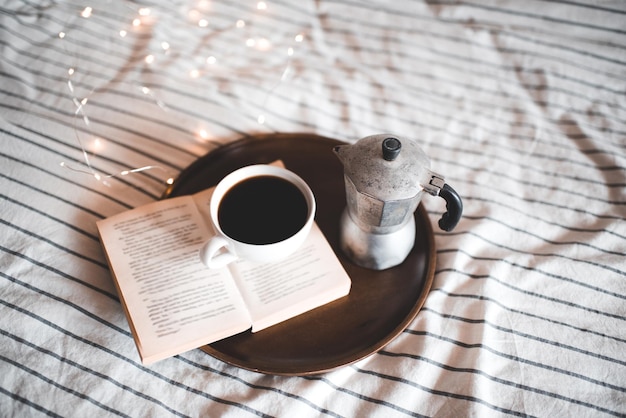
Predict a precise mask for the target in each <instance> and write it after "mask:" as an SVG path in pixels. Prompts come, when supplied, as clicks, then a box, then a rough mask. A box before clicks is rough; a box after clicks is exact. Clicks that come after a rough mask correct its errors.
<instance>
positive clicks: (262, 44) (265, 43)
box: [256, 38, 272, 51]
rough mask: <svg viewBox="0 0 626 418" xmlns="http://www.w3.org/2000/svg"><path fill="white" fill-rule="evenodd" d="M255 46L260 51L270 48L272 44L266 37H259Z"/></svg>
mask: <svg viewBox="0 0 626 418" xmlns="http://www.w3.org/2000/svg"><path fill="white" fill-rule="evenodd" d="M256 46H257V49H259V50H261V51H267V50H268V49H270V48H271V47H272V44H271V43H270V41H269V40H267V39H266V38H261V39H259V40H258V42H257V45H256Z"/></svg>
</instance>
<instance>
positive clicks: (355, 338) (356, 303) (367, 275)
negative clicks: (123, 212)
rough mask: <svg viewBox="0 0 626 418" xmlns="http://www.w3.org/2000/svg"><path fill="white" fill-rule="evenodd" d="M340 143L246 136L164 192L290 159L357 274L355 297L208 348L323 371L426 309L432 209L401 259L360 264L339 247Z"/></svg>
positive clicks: (275, 370) (264, 364)
mask: <svg viewBox="0 0 626 418" xmlns="http://www.w3.org/2000/svg"><path fill="white" fill-rule="evenodd" d="M340 144H342V142H340V141H337V140H334V139H330V138H324V137H320V136H317V135H312V134H268V135H259V136H251V137H246V138H243V139H240V140H238V141H236V142H233V143H231V144H229V145H226V146H223V147H221V148H218V149H217V150H215V151H212V152H210V153H208V154H207V155H205V156H204V157H201V158H200V159H198V160H197V161H195V162H194V163H193V164H191V165H190V166H189V167H188V168H186V169H185V170H183V172H182V173H181V174H180V176H179V177H178V179H177V180H176V181H175V182H174V183H173V184H172V185H171V186H170V187H169V188H168V190H167V191H166V192H165V193H164V195H163V197H164V198H167V197H174V196H182V195H186V194H192V193H196V192H198V191H200V190H203V189H206V188H207V187H211V186H214V185H216V184H217V183H218V182H219V181H220V180H221V179H222V178H223V177H224V176H225V175H227V174H228V173H230V172H231V171H234V170H236V169H237V168H240V167H243V166H246V165H249V164H258V163H270V162H272V161H275V160H282V161H283V162H284V164H285V166H286V167H287V168H288V169H290V170H292V171H294V172H295V173H297V174H298V175H300V176H301V177H302V178H303V179H304V180H305V181H306V182H307V183H308V184H309V186H310V187H311V189H312V190H313V193H314V194H315V199H316V202H317V214H316V217H315V220H316V222H317V224H318V225H319V227H320V229H321V230H322V232H323V233H324V235H325V236H326V238H327V239H328V242H329V243H330V245H331V246H332V248H333V249H334V250H335V253H336V254H337V256H338V258H339V260H340V261H341V263H342V264H343V266H344V268H345V269H346V271H347V272H348V274H349V276H350V278H351V280H352V288H351V290H350V294H349V295H348V296H347V297H344V298H342V299H339V300H337V301H335V302H331V303H330V304H327V305H324V306H322V307H319V308H317V309H314V310H313V311H310V312H307V313H305V314H302V315H300V316H297V317H295V318H292V319H289V320H287V321H285V322H283V323H280V324H278V325H274V326H272V327H270V328H267V329H265V330H263V331H260V332H257V333H251V332H250V331H247V332H244V333H241V334H238V335H235V336H232V337H229V338H226V339H224V340H221V341H218V342H216V343H213V344H211V345H207V346H204V347H202V350H204V351H205V352H207V353H209V354H210V355H212V356H214V357H216V358H218V359H221V360H223V361H225V362H227V363H230V364H233V365H236V366H239V367H242V368H245V369H249V370H254V371H257V372H261V373H267V374H278V375H310V374H317V373H322V372H326V371H330V370H333V369H335V368H338V367H341V366H344V365H347V364H350V363H353V362H355V361H358V360H360V359H363V358H365V357H367V356H369V355H371V354H373V353H375V352H377V351H378V350H380V349H381V348H383V347H384V346H385V345H386V344H388V343H389V342H390V341H391V340H393V339H394V338H396V337H397V336H398V335H399V334H400V333H402V331H403V330H404V329H405V328H406V327H407V326H408V325H409V323H410V322H411V321H412V320H413V319H414V318H415V316H416V315H417V314H418V312H419V310H420V309H421V307H422V305H423V304H424V301H425V300H426V296H427V295H428V292H429V291H430V287H431V285H432V281H433V277H434V272H435V245H434V238H433V231H432V227H431V225H430V221H429V219H428V215H427V214H426V211H425V210H424V208H423V207H422V206H421V205H420V206H419V208H418V210H417V211H416V213H415V221H416V241H415V246H414V247H413V250H412V251H411V253H410V254H409V256H408V257H407V259H406V260H405V261H404V263H402V264H401V265H399V266H397V267H393V268H390V269H387V270H383V271H375V270H369V269H365V268H361V267H359V266H356V265H355V264H353V263H352V262H351V261H350V260H349V259H347V258H346V257H345V256H344V255H343V254H342V253H341V250H340V249H339V218H340V215H341V213H342V211H343V209H344V207H345V204H346V199H345V190H344V183H343V167H342V165H341V163H340V162H339V160H338V159H337V158H336V157H335V155H334V153H333V151H332V149H333V147H334V146H335V145H340Z"/></svg>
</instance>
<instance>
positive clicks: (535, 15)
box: [0, 0, 626, 418]
mask: <svg viewBox="0 0 626 418" xmlns="http://www.w3.org/2000/svg"><path fill="white" fill-rule="evenodd" d="M0 51H1V54H0V80H1V82H0V144H1V147H0V182H1V185H2V187H1V188H0V194H1V199H0V220H1V222H0V342H1V347H2V349H1V350H0V415H1V416H4V417H30V416H33V417H37V416H76V417H84V416H93V417H100V416H130V417H139V416H141V417H144V416H150V417H166V416H181V417H182V416H237V417H239V416H241V417H247V416H263V417H266V416H281V417H282V416H289V417H294V416H297V417H318V416H331V417H366V416H367V417H385V418H389V417H404V416H417V417H424V416H428V417H431V416H435V417H462V416H479V417H487V416H494V417H495V416H498V417H499V416H536V417H555V416H568V417H592V416H593V417H596V416H626V257H625V255H626V223H625V222H624V218H625V216H626V192H625V191H626V3H624V2H620V1H601V2H584V1H576V0H573V1H557V0H554V1H548V0H545V1H544V0H531V1H525V2H519V1H512V0H486V1H471V0H470V1H446V0H442V1H438V0H433V1H422V0H405V1H397V2H387V1H383V0H368V1H353V0H328V1H327V0H319V1H310V0H303V1H299V2H289V1H287V0H266V1H243V0H242V1H238V2H227V1H219V0H211V1H202V0H188V1H187V0H175V1H157V0H151V1H145V2H144V1H139V0H137V1H135V0H133V1H125V0H115V1H110V2H95V1H93V2H89V1H75V0H67V1H65V0H58V1H51V0H24V1H18V0H5V1H4V2H2V4H1V5H0ZM273 132H307V133H314V134H319V135H322V136H326V137H331V138H335V139H338V140H341V141H346V142H355V141H356V140H358V139H359V138H361V137H364V136H367V135H371V134H376V133H382V132H393V133H396V134H398V135H401V136H405V137H410V138H414V139H416V140H417V141H419V144H420V146H421V147H422V148H423V149H424V150H425V152H426V153H427V154H428V155H429V156H430V158H431V160H432V169H433V170H434V171H436V172H439V173H442V174H443V175H444V176H445V177H446V179H447V180H448V181H449V182H450V183H451V184H452V185H453V186H454V187H455V189H456V190H457V191H458V192H459V193H460V194H461V196H462V197H463V200H464V205H465V208H464V215H463V217H462V219H461V221H460V223H459V225H458V226H457V228H456V229H455V230H454V231H452V232H443V231H438V230H435V234H434V239H435V244H436V257H437V267H436V272H435V277H434V282H433V286H432V289H431V291H430V293H429V295H428V297H427V299H426V301H425V304H424V307H423V309H422V310H421V312H420V313H419V315H418V316H417V317H416V318H415V320H414V321H412V322H411V323H410V324H409V326H408V327H407V328H406V330H404V332H402V333H401V334H400V335H399V336H398V337H397V338H396V339H395V340H393V341H392V342H391V343H390V344H388V345H387V346H386V347H384V348H383V349H382V350H380V351H379V352H378V353H376V354H373V355H371V356H369V357H367V358H365V359H363V360H361V361H358V362H356V363H354V364H350V365H346V366H345V367H342V368H339V369H337V370H335V371H332V372H328V373H324V374H321V375H314V376H292V377H286V376H271V375H265V374H261V373H255V372H252V371H247V370H243V369H240V368H237V367H234V366H231V365H228V364H226V363H224V362H222V361H220V360H218V359H215V358H213V357H211V356H209V355H207V354H206V353H204V352H203V351H201V350H192V351H189V352H186V353H184V354H181V355H178V356H176V357H173V358H169V359H167V360H163V361H161V362H158V363H156V364H154V365H151V366H142V365H141V362H140V361H139V357H138V354H137V351H136V349H135V345H134V343H133V339H132V336H131V334H130V330H129V326H128V323H127V321H126V318H125V316H124V313H123V309H122V307H121V305H120V302H119V299H118V296H117V293H116V290H115V287H114V285H113V282H112V278H111V274H110V272H109V269H108V267H107V264H106V260H105V257H104V254H103V251H102V249H101V246H100V244H99V241H98V237H97V231H96V226H95V222H96V221H97V220H99V219H102V218H105V217H108V216H111V215H114V214H116V213H119V212H122V211H124V210H127V209H130V208H133V207H137V206H139V205H142V204H145V203H148V202H152V201H154V200H157V199H159V198H160V196H161V194H162V193H163V191H164V190H165V188H166V186H167V183H168V181H169V179H173V178H176V176H177V174H178V173H179V172H180V171H181V170H183V169H184V168H185V167H187V166H188V165H189V164H191V163H192V162H193V161H195V160H196V159H197V158H199V157H201V156H202V155H204V154H206V153H207V152H210V151H212V150H215V149H218V148H219V147H222V146H224V145H226V144H229V143H232V142H233V141H235V140H237V139H239V138H241V137H243V136H246V135H252V134H267V133H273ZM323 169H324V168H323V167H320V170H323ZM423 205H424V206H425V208H426V210H427V211H428V214H429V217H430V220H431V222H432V223H433V226H436V222H437V220H438V219H439V217H440V216H441V213H442V212H443V211H444V210H445V207H443V206H444V205H443V201H441V200H440V199H424V201H423Z"/></svg>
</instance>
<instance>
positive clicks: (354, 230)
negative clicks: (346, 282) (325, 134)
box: [334, 134, 463, 270]
mask: <svg viewBox="0 0 626 418" xmlns="http://www.w3.org/2000/svg"><path fill="white" fill-rule="evenodd" d="M334 152H335V154H336V155H337V157H338V158H339V160H341V162H342V163H343V166H344V181H345V186H346V200H347V205H346V209H345V210H344V212H343V214H342V216H341V220H340V240H341V248H342V250H343V251H344V253H345V254H346V255H347V256H348V257H350V259H352V261H354V262H355V263H356V264H358V265H360V266H362V267H367V268H370V269H374V270H384V269H387V268H390V267H393V266H396V265H398V264H400V263H402V262H403V261H404V260H405V259H406V257H407V256H408V254H409V253H410V252H411V249H412V248H413V245H414V243H415V218H414V215H413V214H414V212H415V210H416V209H417V206H418V205H419V203H420V200H421V198H422V194H423V193H424V192H426V193H429V194H431V195H433V196H441V197H442V198H443V199H445V201H446V210H447V212H446V213H444V214H443V217H442V218H441V219H440V220H439V227H440V228H441V229H443V230H445V231H451V230H452V229H454V227H455V226H456V224H457V223H458V222H459V219H460V218H461V213H462V212H463V203H462V201H461V198H460V197H459V195H458V194H457V192H456V191H455V190H454V189H453V188H452V187H450V186H449V185H448V184H446V183H445V181H444V178H443V177H442V176H441V175H439V174H436V173H434V172H432V171H430V160H429V159H428V157H427V156H426V154H425V153H424V151H422V149H421V148H420V147H419V146H418V145H417V143H416V142H415V141H413V140H409V139H406V138H400V137H398V136H393V135H388V134H380V135H372V136H368V137H365V138H362V139H360V140H359V141H357V142H356V143H354V144H352V145H339V146H336V147H335V148H334Z"/></svg>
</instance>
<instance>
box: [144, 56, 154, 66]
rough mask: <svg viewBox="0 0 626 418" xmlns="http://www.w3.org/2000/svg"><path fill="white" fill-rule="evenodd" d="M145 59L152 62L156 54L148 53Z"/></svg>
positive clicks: (149, 62) (147, 62)
mask: <svg viewBox="0 0 626 418" xmlns="http://www.w3.org/2000/svg"><path fill="white" fill-rule="evenodd" d="M145 61H146V64H152V63H153V62H154V55H152V54H150V55H146V58H145Z"/></svg>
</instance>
